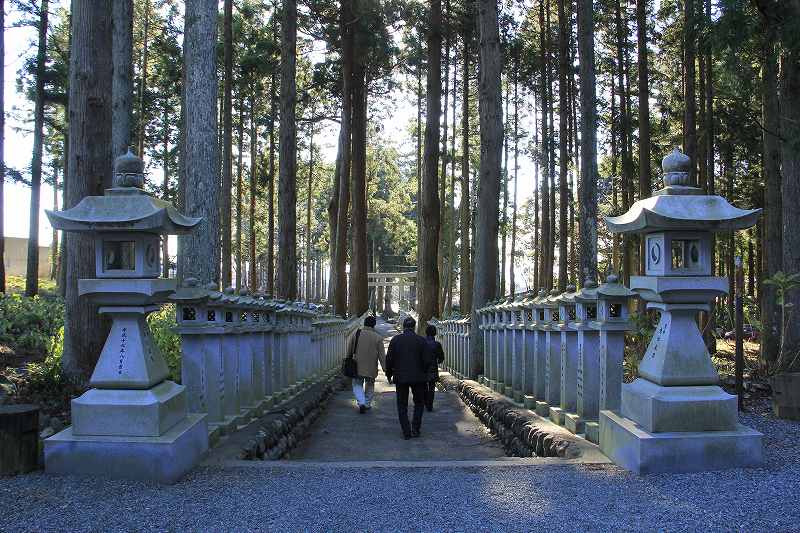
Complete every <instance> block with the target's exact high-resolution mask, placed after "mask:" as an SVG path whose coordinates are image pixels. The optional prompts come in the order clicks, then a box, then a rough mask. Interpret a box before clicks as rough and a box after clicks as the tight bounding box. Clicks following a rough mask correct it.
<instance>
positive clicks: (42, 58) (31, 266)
mask: <svg viewBox="0 0 800 533" xmlns="http://www.w3.org/2000/svg"><path fill="white" fill-rule="evenodd" d="M48 9H49V1H48V0H42V3H41V4H40V8H39V49H38V52H37V54H36V105H35V109H34V119H33V157H32V160H31V210H30V221H29V223H28V264H27V269H26V271H25V296H34V295H36V294H38V292H39V201H40V195H41V188H42V152H43V149H44V131H42V128H43V127H44V104H45V102H44V96H45V95H44V77H45V69H46V67H47V10H48Z"/></svg>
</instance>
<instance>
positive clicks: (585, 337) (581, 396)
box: [564, 279, 600, 433]
mask: <svg viewBox="0 0 800 533" xmlns="http://www.w3.org/2000/svg"><path fill="white" fill-rule="evenodd" d="M575 314H576V320H575V322H573V323H572V328H573V329H574V330H576V331H577V333H578V375H577V380H576V385H577V402H576V404H577V411H576V412H575V413H574V414H572V413H567V414H566V418H565V420H564V424H565V426H566V428H567V429H568V430H570V431H571V432H573V433H584V432H585V430H586V423H587V422H589V421H595V426H596V425H597V423H596V420H597V416H598V400H599V396H600V390H599V389H600V361H599V357H598V355H599V346H598V345H599V335H598V331H597V329H596V328H595V327H594V326H593V325H592V321H594V320H597V282H595V281H594V280H593V279H587V280H586V281H585V282H584V283H583V288H582V289H581V290H580V291H578V292H577V293H576V294H575Z"/></svg>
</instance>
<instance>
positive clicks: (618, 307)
mask: <svg viewBox="0 0 800 533" xmlns="http://www.w3.org/2000/svg"><path fill="white" fill-rule="evenodd" d="M608 316H609V317H610V318H622V304H621V303H619V302H615V303H610V304H608Z"/></svg>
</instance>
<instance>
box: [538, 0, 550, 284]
mask: <svg viewBox="0 0 800 533" xmlns="http://www.w3.org/2000/svg"><path fill="white" fill-rule="evenodd" d="M545 1H546V0H540V1H539V27H540V28H544V29H543V30H542V31H541V33H540V36H539V37H540V51H541V65H540V68H541V72H540V81H541V95H542V96H541V98H542V144H541V157H542V168H543V169H544V176H543V179H542V224H541V231H542V238H541V246H540V248H541V250H542V252H543V253H542V257H541V261H540V263H539V285H541V286H542V287H544V288H545V289H548V290H549V289H550V288H551V287H552V286H553V275H552V271H551V268H552V265H553V256H552V255H551V249H552V245H551V242H552V241H551V235H552V232H551V229H550V227H551V224H552V218H551V217H550V184H549V179H550V178H549V177H550V128H549V126H548V121H547V118H548V109H549V108H550V107H551V106H550V103H551V101H550V99H549V90H548V70H549V66H548V62H547V61H548V56H547V50H548V46H547V44H548V40H549V39H548V38H547V33H548V31H549V26H545Z"/></svg>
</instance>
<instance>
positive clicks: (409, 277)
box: [367, 271, 417, 309]
mask: <svg viewBox="0 0 800 533" xmlns="http://www.w3.org/2000/svg"><path fill="white" fill-rule="evenodd" d="M367 281H368V287H375V298H376V300H377V297H378V288H383V289H384V290H391V289H392V287H397V288H398V302H399V305H400V309H408V308H409V307H410V305H409V304H410V301H411V299H412V298H414V299H416V285H417V272H416V271H413V272H369V273H367ZM412 287H413V288H414V290H413V291H412V290H411V289H412Z"/></svg>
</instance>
